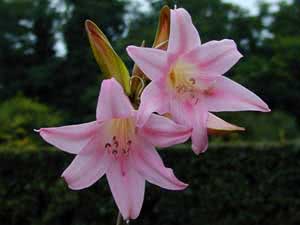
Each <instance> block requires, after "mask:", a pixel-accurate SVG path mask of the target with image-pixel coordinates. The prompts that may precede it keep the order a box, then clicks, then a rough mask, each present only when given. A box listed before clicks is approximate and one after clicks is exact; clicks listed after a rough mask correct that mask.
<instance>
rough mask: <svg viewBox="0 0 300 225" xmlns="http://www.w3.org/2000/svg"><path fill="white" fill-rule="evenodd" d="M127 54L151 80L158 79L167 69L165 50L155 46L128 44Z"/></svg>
mask: <svg viewBox="0 0 300 225" xmlns="http://www.w3.org/2000/svg"><path fill="white" fill-rule="evenodd" d="M126 50H127V53H128V55H129V56H130V57H131V59H132V60H133V61H134V62H135V63H136V64H137V65H138V67H139V68H140V69H141V70H142V71H143V73H144V74H145V75H146V76H147V77H149V78H150V79H151V80H159V79H161V78H162V77H164V76H166V75H167V73H168V70H169V65H168V58H167V53H166V51H163V50H160V49H155V48H143V47H135V46H128V47H127V48H126Z"/></svg>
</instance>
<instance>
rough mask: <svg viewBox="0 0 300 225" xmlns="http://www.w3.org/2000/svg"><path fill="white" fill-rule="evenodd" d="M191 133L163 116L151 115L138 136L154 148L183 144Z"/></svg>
mask: <svg viewBox="0 0 300 225" xmlns="http://www.w3.org/2000/svg"><path fill="white" fill-rule="evenodd" d="M191 131H192V129H189V128H187V127H185V126H183V125H179V124H176V123H175V122H173V121H172V120H170V119H168V118H166V117H164V116H159V115H155V114H152V115H151V116H150V118H149V120H148V121H147V122H146V124H145V125H144V127H142V128H141V129H140V130H139V134H140V135H142V136H143V138H145V139H146V140H148V141H149V142H151V143H152V144H153V145H154V146H157V147H169V146H172V145H175V144H179V143H183V142H185V141H186V140H187V139H188V138H189V137H190V136H191Z"/></svg>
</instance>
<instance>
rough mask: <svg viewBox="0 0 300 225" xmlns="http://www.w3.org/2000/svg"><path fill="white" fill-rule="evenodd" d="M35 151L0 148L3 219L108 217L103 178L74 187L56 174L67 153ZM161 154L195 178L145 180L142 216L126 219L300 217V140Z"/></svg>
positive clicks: (269, 220)
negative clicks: (169, 187) (160, 183)
mask: <svg viewBox="0 0 300 225" xmlns="http://www.w3.org/2000/svg"><path fill="white" fill-rule="evenodd" d="M40 150H41V151H39V152H36V151H26V154H24V153H21V152H20V151H19V150H17V149H15V150H14V151H12V152H7V150H6V149H3V148H1V149H0V164H1V167H0V177H1V183H0V201H2V202H1V204H0V218H1V224H10V225H21V224H22V225H23V224H32V225H38V224H43V225H65V224H68V225H97V224H112V223H113V221H112V218H114V217H116V210H114V207H115V205H114V203H113V200H112V198H111V193H110V191H109V188H108V185H107V183H106V179H101V180H100V182H98V183H97V184H96V185H94V186H93V187H91V188H89V189H85V190H82V191H71V190H69V189H68V188H67V185H66V184H65V182H64V181H63V180H62V179H60V178H59V175H60V173H61V172H62V171H63V169H64V168H65V167H66V166H67V165H68V163H69V162H70V161H71V158H72V156H70V155H67V154H63V153H61V152H57V151H53V150H52V149H40ZM161 153H162V156H163V157H164V158H165V162H166V164H167V165H168V166H170V167H173V168H175V170H176V173H177V175H178V177H180V178H181V179H183V180H185V181H189V182H190V183H191V184H192V185H190V187H189V188H188V189H187V190H186V191H184V192H180V193H178V192H176V191H166V190H163V189H161V188H158V187H156V186H154V185H149V186H148V185H147V188H146V196H145V203H144V206H143V209H142V212H141V216H140V217H139V219H138V220H136V221H132V222H131V224H133V225H134V224H144V225H151V224H156V225H163V224H173V225H181V224H190V225H198V224H215V225H227V224H228V225H249V224H253V225H262V224H276V225H287V224H299V223H300V212H299V207H300V193H299V190H298V187H299V185H300V175H299V174H300V149H299V144H286V145H277V144H275V145H274V144H273V145H270V144H268V145H264V144H260V145H217V146H216V145H214V146H211V148H210V150H209V154H205V155H201V157H200V158H197V157H194V155H193V153H192V152H191V151H190V150H187V149H186V147H185V146H184V145H183V146H181V147H180V146H179V147H178V148H176V149H170V150H169V151H168V150H166V151H161ZM187 162H188V165H187ZM11 164H14V165H15V166H14V167H12V166H11ZM24 168H26V169H24ZM12 178H13V179H12ZM16 181H18V182H16Z"/></svg>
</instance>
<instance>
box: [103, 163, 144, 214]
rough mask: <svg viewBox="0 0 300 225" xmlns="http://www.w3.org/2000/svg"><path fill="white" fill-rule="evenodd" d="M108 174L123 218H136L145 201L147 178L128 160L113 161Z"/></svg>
mask: <svg viewBox="0 0 300 225" xmlns="http://www.w3.org/2000/svg"><path fill="white" fill-rule="evenodd" d="M122 163H123V164H122ZM106 176H107V180H108V183H109V186H110V189H111V192H112V194H113V197H114V199H115V201H116V204H117V206H118V208H119V210H120V212H121V214H122V216H123V218H124V219H125V220H127V219H136V218H137V217H138V215H139V214H140V211H141V208H142V205H143V201H144V193H145V179H144V178H143V177H142V176H141V175H140V174H139V173H138V172H136V171H135V170H134V169H133V168H132V167H131V166H130V165H129V163H128V162H127V161H122V162H120V161H118V160H115V161H114V162H113V164H112V165H111V167H110V168H109V170H108V171H107V174H106Z"/></svg>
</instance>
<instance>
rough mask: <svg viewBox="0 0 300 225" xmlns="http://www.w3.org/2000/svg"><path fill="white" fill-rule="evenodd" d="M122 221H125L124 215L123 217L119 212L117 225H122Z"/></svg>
mask: <svg viewBox="0 0 300 225" xmlns="http://www.w3.org/2000/svg"><path fill="white" fill-rule="evenodd" d="M122 220H123V218H122V215H121V213H120V211H119V213H118V217H117V223H116V225H121V224H122Z"/></svg>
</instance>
